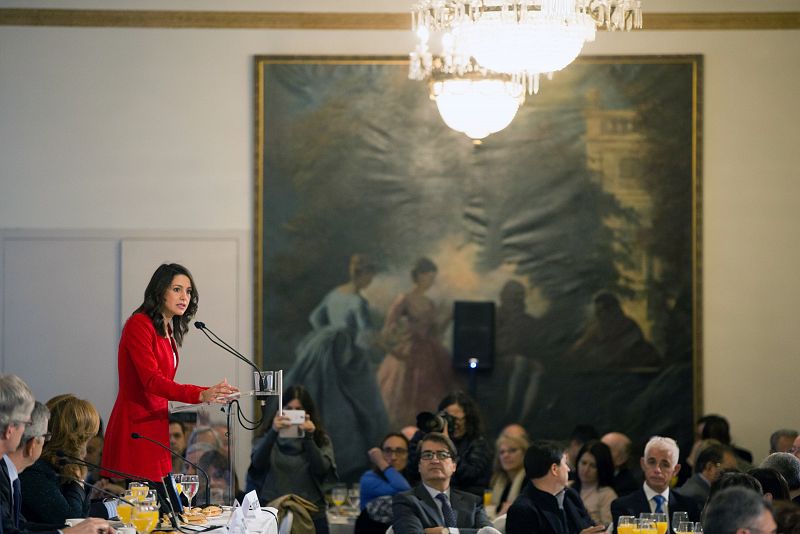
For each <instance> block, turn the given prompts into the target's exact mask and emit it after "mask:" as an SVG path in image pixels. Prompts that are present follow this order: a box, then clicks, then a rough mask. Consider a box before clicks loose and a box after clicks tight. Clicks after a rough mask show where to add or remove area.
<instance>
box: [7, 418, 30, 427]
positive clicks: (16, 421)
mask: <svg viewBox="0 0 800 534" xmlns="http://www.w3.org/2000/svg"><path fill="white" fill-rule="evenodd" d="M11 422H12V423H14V424H15V425H23V426H31V425H32V424H33V421H31V420H30V419H28V420H27V421H22V420H20V419H12V420H11Z"/></svg>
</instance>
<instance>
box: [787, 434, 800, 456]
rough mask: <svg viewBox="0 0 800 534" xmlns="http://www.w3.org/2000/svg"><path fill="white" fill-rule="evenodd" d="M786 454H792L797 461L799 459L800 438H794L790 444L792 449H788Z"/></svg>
mask: <svg viewBox="0 0 800 534" xmlns="http://www.w3.org/2000/svg"><path fill="white" fill-rule="evenodd" d="M788 452H790V453H792V454H794V455H795V456H797V458H798V459H800V436H797V437H796V438H794V444H792V448H791V449H789V451H788Z"/></svg>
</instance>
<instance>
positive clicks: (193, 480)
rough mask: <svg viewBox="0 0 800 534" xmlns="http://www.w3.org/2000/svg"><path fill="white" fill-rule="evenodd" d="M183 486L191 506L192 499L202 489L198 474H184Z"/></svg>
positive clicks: (182, 478)
mask: <svg viewBox="0 0 800 534" xmlns="http://www.w3.org/2000/svg"><path fill="white" fill-rule="evenodd" d="M181 486H182V489H183V494H184V495H186V498H187V499H188V500H189V506H191V505H192V499H193V498H194V496H195V495H197V490H199V489H200V479H199V478H198V476H197V475H183V477H181Z"/></svg>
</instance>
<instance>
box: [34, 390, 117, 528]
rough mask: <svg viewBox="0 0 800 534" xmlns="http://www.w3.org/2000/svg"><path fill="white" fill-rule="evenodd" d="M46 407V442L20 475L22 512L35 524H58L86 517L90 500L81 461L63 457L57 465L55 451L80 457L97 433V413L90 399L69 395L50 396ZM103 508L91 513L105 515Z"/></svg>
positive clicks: (98, 420) (98, 423)
mask: <svg viewBox="0 0 800 534" xmlns="http://www.w3.org/2000/svg"><path fill="white" fill-rule="evenodd" d="M47 407H48V408H49V409H50V421H49V424H48V430H49V431H50V434H51V438H50V441H48V442H47V443H45V445H44V450H43V451H42V456H41V458H39V460H37V461H36V462H35V463H34V464H33V465H32V466H31V467H29V468H28V469H26V470H25V471H24V472H23V473H21V474H20V477H19V478H20V483H21V485H22V494H23V495H24V496H25V498H24V499H23V500H22V511H23V515H24V516H25V517H26V518H27V519H28V520H30V521H34V522H37V523H52V524H62V523H63V522H64V520H66V519H68V518H76V517H87V516H88V515H90V514H89V505H90V501H89V498H88V495H87V493H86V490H85V487H84V480H85V479H86V475H87V473H88V470H87V468H86V466H85V465H84V464H81V463H75V462H72V461H71V460H67V461H66V463H64V465H62V464H61V460H62V459H61V458H60V457H59V456H58V453H61V452H63V453H64V454H66V455H67V456H71V457H73V458H81V459H83V458H84V457H85V456H86V444H87V443H88V442H89V440H90V439H91V438H92V437H93V436H95V435H97V431H98V429H99V428H100V415H99V414H98V413H97V410H96V409H95V407H94V406H93V405H92V403H91V402H89V401H87V400H83V399H79V398H78V397H76V396H75V395H72V394H64V395H58V396H56V397H53V398H52V399H50V400H49V401H48V402H47ZM108 514H109V511H108V510H107V509H105V508H104V507H102V506H101V507H99V508H96V509H95V510H93V511H92V515H96V516H99V515H105V516H106V517H107V516H108Z"/></svg>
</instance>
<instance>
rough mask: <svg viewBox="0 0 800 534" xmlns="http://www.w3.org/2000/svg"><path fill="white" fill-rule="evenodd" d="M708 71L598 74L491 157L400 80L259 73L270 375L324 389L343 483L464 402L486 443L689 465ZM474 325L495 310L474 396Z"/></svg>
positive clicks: (659, 63)
mask: <svg viewBox="0 0 800 534" xmlns="http://www.w3.org/2000/svg"><path fill="white" fill-rule="evenodd" d="M701 66H702V63H701V58H700V57H697V56H658V57H656V56H632V57H587V58H581V59H579V60H578V61H576V62H575V63H574V64H572V65H570V66H569V67H568V68H566V69H565V70H563V71H561V72H558V73H556V74H555V76H554V77H553V79H552V80H547V81H543V82H542V84H541V90H540V92H539V94H537V95H533V96H529V97H528V98H527V101H526V102H525V104H524V105H523V106H522V107H521V108H520V110H519V112H518V114H517V117H516V118H515V119H514V121H513V122H512V123H511V125H510V126H509V127H508V128H506V129H505V130H503V131H501V132H498V133H496V134H493V135H491V136H489V137H488V138H486V139H485V140H484V141H483V143H482V144H479V145H478V144H474V143H473V142H472V141H471V140H470V139H468V138H467V137H465V136H464V135H463V134H460V133H457V132H455V131H453V130H450V129H449V128H448V127H447V126H445V124H444V123H443V122H442V120H441V118H440V117H439V115H438V112H437V110H436V106H435V104H434V102H432V101H431V100H430V99H429V97H428V91H427V87H426V86H425V84H424V83H420V82H414V81H410V80H408V79H407V73H406V69H407V65H406V62H405V61H404V60H403V58H375V57H371V58H364V57H362V58H345V57H257V58H256V61H255V67H256V68H255V77H256V122H257V124H256V131H257V136H256V137H257V139H256V152H257V153H256V168H257V190H256V193H257V194H256V197H257V209H256V212H257V213H256V227H255V228H256V243H255V246H256V269H257V272H256V293H255V303H256V350H257V353H258V354H257V356H258V358H259V361H260V362H261V363H262V364H263V366H264V367H265V368H268V369H284V370H285V374H286V377H285V380H284V383H285V385H289V383H290V382H291V383H302V384H304V385H305V386H306V387H307V388H308V389H309V391H310V392H311V394H312V396H313V398H314V400H315V402H316V404H317V409H318V410H319V412H320V413H321V415H322V420H323V422H324V424H325V426H326V429H327V431H328V433H329V434H330V435H331V436H332V438H333V444H334V448H335V452H336V459H337V464H338V468H339V473H340V476H341V477H342V478H343V479H345V480H348V481H353V480H356V479H357V478H358V476H359V475H360V474H361V472H362V471H363V470H364V469H366V468H367V467H368V466H367V465H366V458H367V457H366V454H365V452H366V451H367V449H369V448H370V447H373V446H375V445H376V444H377V440H378V439H379V438H380V436H382V435H383V434H384V433H385V432H386V431H388V430H390V429H392V430H395V429H399V428H401V427H403V426H404V425H409V424H413V422H414V416H415V415H416V413H417V412H420V411H424V410H435V409H436V408H437V406H436V405H437V404H438V401H439V400H440V399H441V398H442V396H443V395H444V394H446V393H447V392H448V391H451V390H454V389H467V388H468V387H471V388H472V389H471V391H472V393H473V395H474V396H475V397H476V399H477V400H478V402H479V405H480V407H481V409H482V410H483V416H484V421H485V422H486V425H487V429H486V435H487V437H488V438H489V439H490V440H492V439H493V436H495V435H496V433H497V432H498V431H499V430H500V428H501V427H502V426H503V425H505V424H508V423H511V422H518V423H522V424H523V425H525V426H526V428H527V429H528V431H529V433H531V435H532V436H534V437H535V438H565V437H566V436H567V435H568V434H569V432H570V430H571V429H572V428H573V427H574V426H575V425H576V424H580V423H588V424H592V425H594V426H595V427H596V428H597V429H598V430H599V431H600V432H606V431H610V430H619V431H622V432H625V433H627V434H629V435H631V436H632V437H633V438H634V440H635V441H637V442H642V441H643V440H645V439H646V438H647V437H648V436H650V435H652V434H656V433H658V434H664V435H670V436H673V437H676V438H678V440H679V442H680V443H681V444H685V445H686V446H687V447H688V444H689V443H690V442H691V439H692V436H691V429H692V427H693V425H692V421H693V418H694V414H695V413H696V412H697V411H698V410H699V407H700V403H701V399H700V376H701V374H700V371H701V365H700V362H701V354H700V347H701V344H700V335H701V331H700V326H701V321H700V312H701V307H700V293H701V292H700V289H701V288H700V281H701V278H700V242H699V240H700V235H701V228H700V185H701V180H700V154H699V147H700V117H701V114H700V112H701V109H700V99H699V95H700V88H701V86H700V83H701V73H702V69H701ZM456 301H467V302H469V301H475V302H492V303H494V304H495V313H494V319H493V324H491V325H486V326H487V327H491V329H492V331H493V332H494V355H493V360H494V361H493V366H492V367H491V368H490V369H486V370H478V371H477V372H476V373H475V374H474V375H473V376H472V378H473V380H470V375H469V371H468V370H466V369H463V368H461V366H454V365H453V361H454V358H453V356H454V355H453V343H452V339H453V334H452V333H453V304H454V302H456ZM456 356H459V355H456ZM461 356H463V355H461ZM457 359H458V358H456V360H457ZM687 450H688V449H687Z"/></svg>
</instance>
